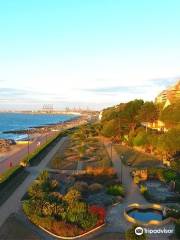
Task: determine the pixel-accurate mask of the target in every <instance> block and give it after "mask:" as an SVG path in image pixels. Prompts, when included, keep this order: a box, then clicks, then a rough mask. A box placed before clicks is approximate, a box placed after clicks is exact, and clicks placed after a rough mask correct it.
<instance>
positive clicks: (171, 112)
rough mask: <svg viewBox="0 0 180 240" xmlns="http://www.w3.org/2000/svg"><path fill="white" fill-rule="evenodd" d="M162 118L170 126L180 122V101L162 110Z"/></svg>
mask: <svg viewBox="0 0 180 240" xmlns="http://www.w3.org/2000/svg"><path fill="white" fill-rule="evenodd" d="M160 119H161V120H162V121H163V122H164V123H165V124H166V126H168V127H169V126H175V125H178V124H180V102H177V103H174V104H172V105H169V106H168V107H166V108H165V109H164V110H163V111H162V114H161V117H160Z"/></svg>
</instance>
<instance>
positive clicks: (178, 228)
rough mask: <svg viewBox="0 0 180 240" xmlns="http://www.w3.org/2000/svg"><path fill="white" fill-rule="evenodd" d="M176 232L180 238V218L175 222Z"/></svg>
mask: <svg viewBox="0 0 180 240" xmlns="http://www.w3.org/2000/svg"><path fill="white" fill-rule="evenodd" d="M175 233H176V236H177V238H178V239H179V238H180V219H179V220H177V222H176V223H175Z"/></svg>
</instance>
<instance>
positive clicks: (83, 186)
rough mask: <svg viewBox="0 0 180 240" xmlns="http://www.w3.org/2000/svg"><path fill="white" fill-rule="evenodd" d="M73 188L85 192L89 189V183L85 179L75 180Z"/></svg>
mask: <svg viewBox="0 0 180 240" xmlns="http://www.w3.org/2000/svg"><path fill="white" fill-rule="evenodd" d="M73 188H74V189H76V190H77V191H79V192H82V193H83V192H86V191H87V190H88V184H87V183H86V182H84V181H77V182H75V184H74V186H73Z"/></svg>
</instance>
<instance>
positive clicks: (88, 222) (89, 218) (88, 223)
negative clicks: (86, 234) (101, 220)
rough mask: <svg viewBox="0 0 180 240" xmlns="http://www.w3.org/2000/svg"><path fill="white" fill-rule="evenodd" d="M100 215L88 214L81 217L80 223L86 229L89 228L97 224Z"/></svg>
mask: <svg viewBox="0 0 180 240" xmlns="http://www.w3.org/2000/svg"><path fill="white" fill-rule="evenodd" d="M97 221H98V217H97V215H95V214H86V215H85V216H84V217H83V218H81V219H79V221H78V224H79V225H80V226H81V227H82V228H83V229H84V230H88V229H90V228H93V227H94V226H96V224H97Z"/></svg>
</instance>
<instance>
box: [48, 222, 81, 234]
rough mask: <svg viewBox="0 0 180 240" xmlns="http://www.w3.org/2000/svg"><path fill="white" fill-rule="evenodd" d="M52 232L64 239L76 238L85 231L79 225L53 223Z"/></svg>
mask: <svg viewBox="0 0 180 240" xmlns="http://www.w3.org/2000/svg"><path fill="white" fill-rule="evenodd" d="M51 231H52V232H53V233H55V234H57V235H60V236H64V237H74V236H77V235H80V234H82V233H83V230H82V229H81V228H79V227H78V226H77V225H75V224H70V223H65V222H62V221H53V224H52V228H51Z"/></svg>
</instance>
